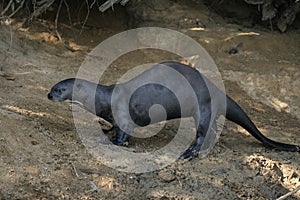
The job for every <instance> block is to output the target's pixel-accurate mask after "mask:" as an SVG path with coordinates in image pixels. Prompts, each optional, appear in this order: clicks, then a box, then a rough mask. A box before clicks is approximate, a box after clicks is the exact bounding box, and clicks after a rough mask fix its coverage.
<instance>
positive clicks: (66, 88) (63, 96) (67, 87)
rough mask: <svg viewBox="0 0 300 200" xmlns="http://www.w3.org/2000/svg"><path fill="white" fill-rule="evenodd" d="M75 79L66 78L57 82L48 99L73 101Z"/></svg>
mask: <svg viewBox="0 0 300 200" xmlns="http://www.w3.org/2000/svg"><path fill="white" fill-rule="evenodd" d="M74 82H75V79H74V78H71V79H66V80H63V81H60V82H59V83H57V84H55V85H54V86H53V87H52V88H51V91H50V92H49V94H48V99H50V100H53V101H65V100H69V101H72V93H73V86H74Z"/></svg>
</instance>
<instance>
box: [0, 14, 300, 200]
mask: <svg viewBox="0 0 300 200" xmlns="http://www.w3.org/2000/svg"><path fill="white" fill-rule="evenodd" d="M111 13H112V14H107V15H104V16H101V17H100V18H101V19H100V20H103V19H107V18H109V19H113V20H114V22H116V21H118V22H119V23H111V24H110V23H104V24H102V25H101V26H102V27H101V28H99V27H98V28H97V27H94V28H91V29H84V30H83V32H82V33H81V35H79V32H80V28H76V27H73V28H72V29H70V27H68V26H67V25H62V26H61V33H62V36H63V38H64V40H65V42H60V41H57V38H56V37H55V36H54V34H53V32H51V31H49V26H50V25H51V23H49V22H47V21H36V22H34V23H33V25H32V26H31V27H30V28H29V29H22V28H20V26H21V23H20V22H18V21H16V22H14V23H13V26H12V29H13V31H12V33H13V35H11V32H10V28H9V26H5V25H3V24H2V25H1V27H0V32H1V36H0V47H1V48H0V94H1V95H0V159H1V161H0V168H1V170H0V183H1V184H0V198H1V199H276V198H277V197H279V196H281V195H284V194H286V193H288V192H289V191H292V190H293V189H294V188H296V187H297V186H299V185H300V156H299V153H290V152H282V151H276V150H272V149H269V148H266V147H265V146H263V145H262V144H261V143H259V142H258V141H256V140H255V139H254V138H253V137H252V136H250V135H249V134H248V133H247V132H246V131H245V130H243V129H242V128H240V127H238V126H237V125H235V124H233V123H230V122H226V126H225V128H224V130H223V133H222V136H221V137H220V139H219V141H218V143H217V144H216V146H215V147H214V149H213V150H212V152H211V153H210V154H209V155H208V156H207V157H205V158H195V159H193V160H191V161H177V162H175V163H173V164H171V165H170V166H168V167H166V168H164V169H162V170H159V171H154V172H148V173H143V174H131V173H124V172H119V171H117V170H114V169H111V168H108V167H106V166H105V165H104V164H102V163H101V162H98V161H97V160H96V159H95V158H93V157H92V156H91V155H90V154H89V153H88V152H87V150H86V149H85V147H84V145H83V144H82V141H81V140H80V138H79V136H78V134H77V132H76V129H75V126H74V123H73V119H72V109H71V107H70V105H69V104H65V103H54V102H51V101H49V100H48V99H47V93H48V92H49V89H50V88H51V86H52V85H53V84H55V83H56V82H58V81H60V80H62V79H64V78H69V77H74V76H76V72H77V70H78V68H79V66H80V64H81V62H82V61H83V60H84V58H85V56H86V55H87V53H88V52H90V51H91V50H92V48H93V47H94V46H96V45H97V44H98V43H100V42H101V41H103V40H104V39H106V38H108V37H109V36H112V35H113V34H115V33H118V32H120V31H122V30H126V21H125V20H124V18H121V17H122V16H121V17H120V16H118V15H116V14H115V13H114V12H111ZM106 17H107V18H106ZM103 21H105V20H103ZM183 23H184V22H183ZM187 23H188V22H187ZM112 24H114V25H112ZM52 26H53V25H52ZM178 31H181V32H183V33H185V34H187V35H189V36H191V37H192V38H193V39H194V40H196V41H198V42H199V43H200V44H201V45H202V46H203V47H205V49H206V50H207V51H208V52H209V53H210V55H211V56H212V57H213V59H214V60H215V62H216V64H217V65H218V67H219V70H220V72H221V74H222V76H223V79H224V83H225V86H226V91H227V94H229V95H230V96H231V97H232V98H233V99H235V100H236V101H237V102H238V103H239V104H240V105H241V106H242V107H243V108H244V109H245V111H246V112H247V113H248V114H249V116H250V117H251V118H252V119H253V121H254V122H255V123H256V125H257V126H258V128H259V129H260V130H261V131H262V132H263V133H264V134H265V135H266V136H268V137H270V138H272V139H274V140H278V141H282V142H288V143H294V144H300V137H299V136H300V125H299V124H300V103H299V102H300V97H299V87H300V57H299V55H300V48H299V44H300V37H299V36H300V30H290V31H289V32H287V33H285V34H280V33H278V32H276V31H275V32H271V31H269V30H266V29H263V28H252V29H250V28H244V27H242V26H240V25H233V24H224V23H223V24H222V23H212V24H209V26H208V27H207V28H206V29H205V30H204V31H201V30H189V29H185V28H178ZM74 36H76V37H74ZM11 38H12V41H11ZM66 42H67V43H66ZM240 42H242V43H243V47H242V48H241V50H240V51H239V53H238V54H235V55H229V54H228V53H227V52H228V50H229V49H230V48H232V47H235V46H236V45H237V44H239V43H240ZM66 44H67V46H71V48H72V49H73V50H74V51H71V50H70V48H66ZM176 59H178V58H177V57H176V56H174V55H171V54H169V53H162V52H160V51H136V52H132V53H130V54H129V55H125V56H124V57H121V58H119V59H118V60H116V61H115V62H114V63H113V65H112V67H111V68H112V70H110V71H107V73H106V75H105V78H104V79H103V80H102V82H103V83H105V84H112V83H114V82H115V81H116V80H118V78H119V77H120V76H121V75H122V74H124V73H125V72H126V71H127V70H129V69H131V68H133V67H134V66H136V65H138V64H142V63H147V62H160V61H163V60H176ZM173 129H174V127H173V126H172V124H171V125H170V126H169V127H168V128H167V129H166V130H164V131H163V133H165V135H167V134H170V132H172V130H173ZM173 132H174V130H173ZM165 138H166V137H164V135H157V136H154V137H153V138H151V139H147V140H142V139H134V140H133V141H132V142H131V144H130V145H129V147H128V148H129V149H137V150H143V149H147V148H148V149H151V148H155V147H159V146H160V145H161V144H164V142H166V141H165V140H166V139H165ZM167 139H168V137H167ZM288 199H300V192H298V193H295V194H293V195H292V196H290V197H289V198H288Z"/></svg>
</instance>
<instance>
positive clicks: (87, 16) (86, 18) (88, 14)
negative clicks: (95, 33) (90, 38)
mask: <svg viewBox="0 0 300 200" xmlns="http://www.w3.org/2000/svg"><path fill="white" fill-rule="evenodd" d="M85 2H86V5H87V8H88V13H87V14H86V16H85V19H84V21H83V24H82V27H81V30H80V33H79V35H81V33H82V31H83V27H84V25H85V23H86V22H87V20H88V18H89V16H90V7H89V2H88V0H85Z"/></svg>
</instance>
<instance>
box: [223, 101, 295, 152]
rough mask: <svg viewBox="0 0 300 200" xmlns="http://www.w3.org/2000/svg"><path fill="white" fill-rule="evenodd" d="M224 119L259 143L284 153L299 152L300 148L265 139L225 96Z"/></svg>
mask: <svg viewBox="0 0 300 200" xmlns="http://www.w3.org/2000/svg"><path fill="white" fill-rule="evenodd" d="M226 118H227V119H229V120H230V121H232V122H234V123H236V124H238V125H240V126H242V127H243V128H244V129H246V130H247V131H248V132H249V133H250V134H251V135H253V136H254V137H255V138H256V139H258V140H259V141H261V142H262V143H264V144H266V145H268V146H270V147H273V148H276V149H279V150H284V151H298V152H300V146H297V145H292V144H285V143H281V142H276V141H274V140H271V139H269V138H267V137H265V136H264V135H263V134H262V133H261V132H260V131H259V130H258V129H257V127H256V126H255V125H254V123H253V122H252V121H251V120H250V118H249V117H248V115H247V114H246V113H245V112H244V111H243V109H242V108H241V107H240V106H239V105H238V104H237V103H236V102H235V101H233V100H232V99H231V98H230V97H228V96H227V110H226Z"/></svg>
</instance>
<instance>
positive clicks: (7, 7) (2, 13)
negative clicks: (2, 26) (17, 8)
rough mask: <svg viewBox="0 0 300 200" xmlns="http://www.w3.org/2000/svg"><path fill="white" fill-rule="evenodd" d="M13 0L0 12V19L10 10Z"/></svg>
mask: <svg viewBox="0 0 300 200" xmlns="http://www.w3.org/2000/svg"><path fill="white" fill-rule="evenodd" d="M12 2H13V0H10V1H9V2H8V4H7V6H6V7H5V9H4V10H3V11H2V12H1V17H2V16H3V15H4V14H5V13H6V12H7V11H8V9H9V8H10V6H11V4H12Z"/></svg>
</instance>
